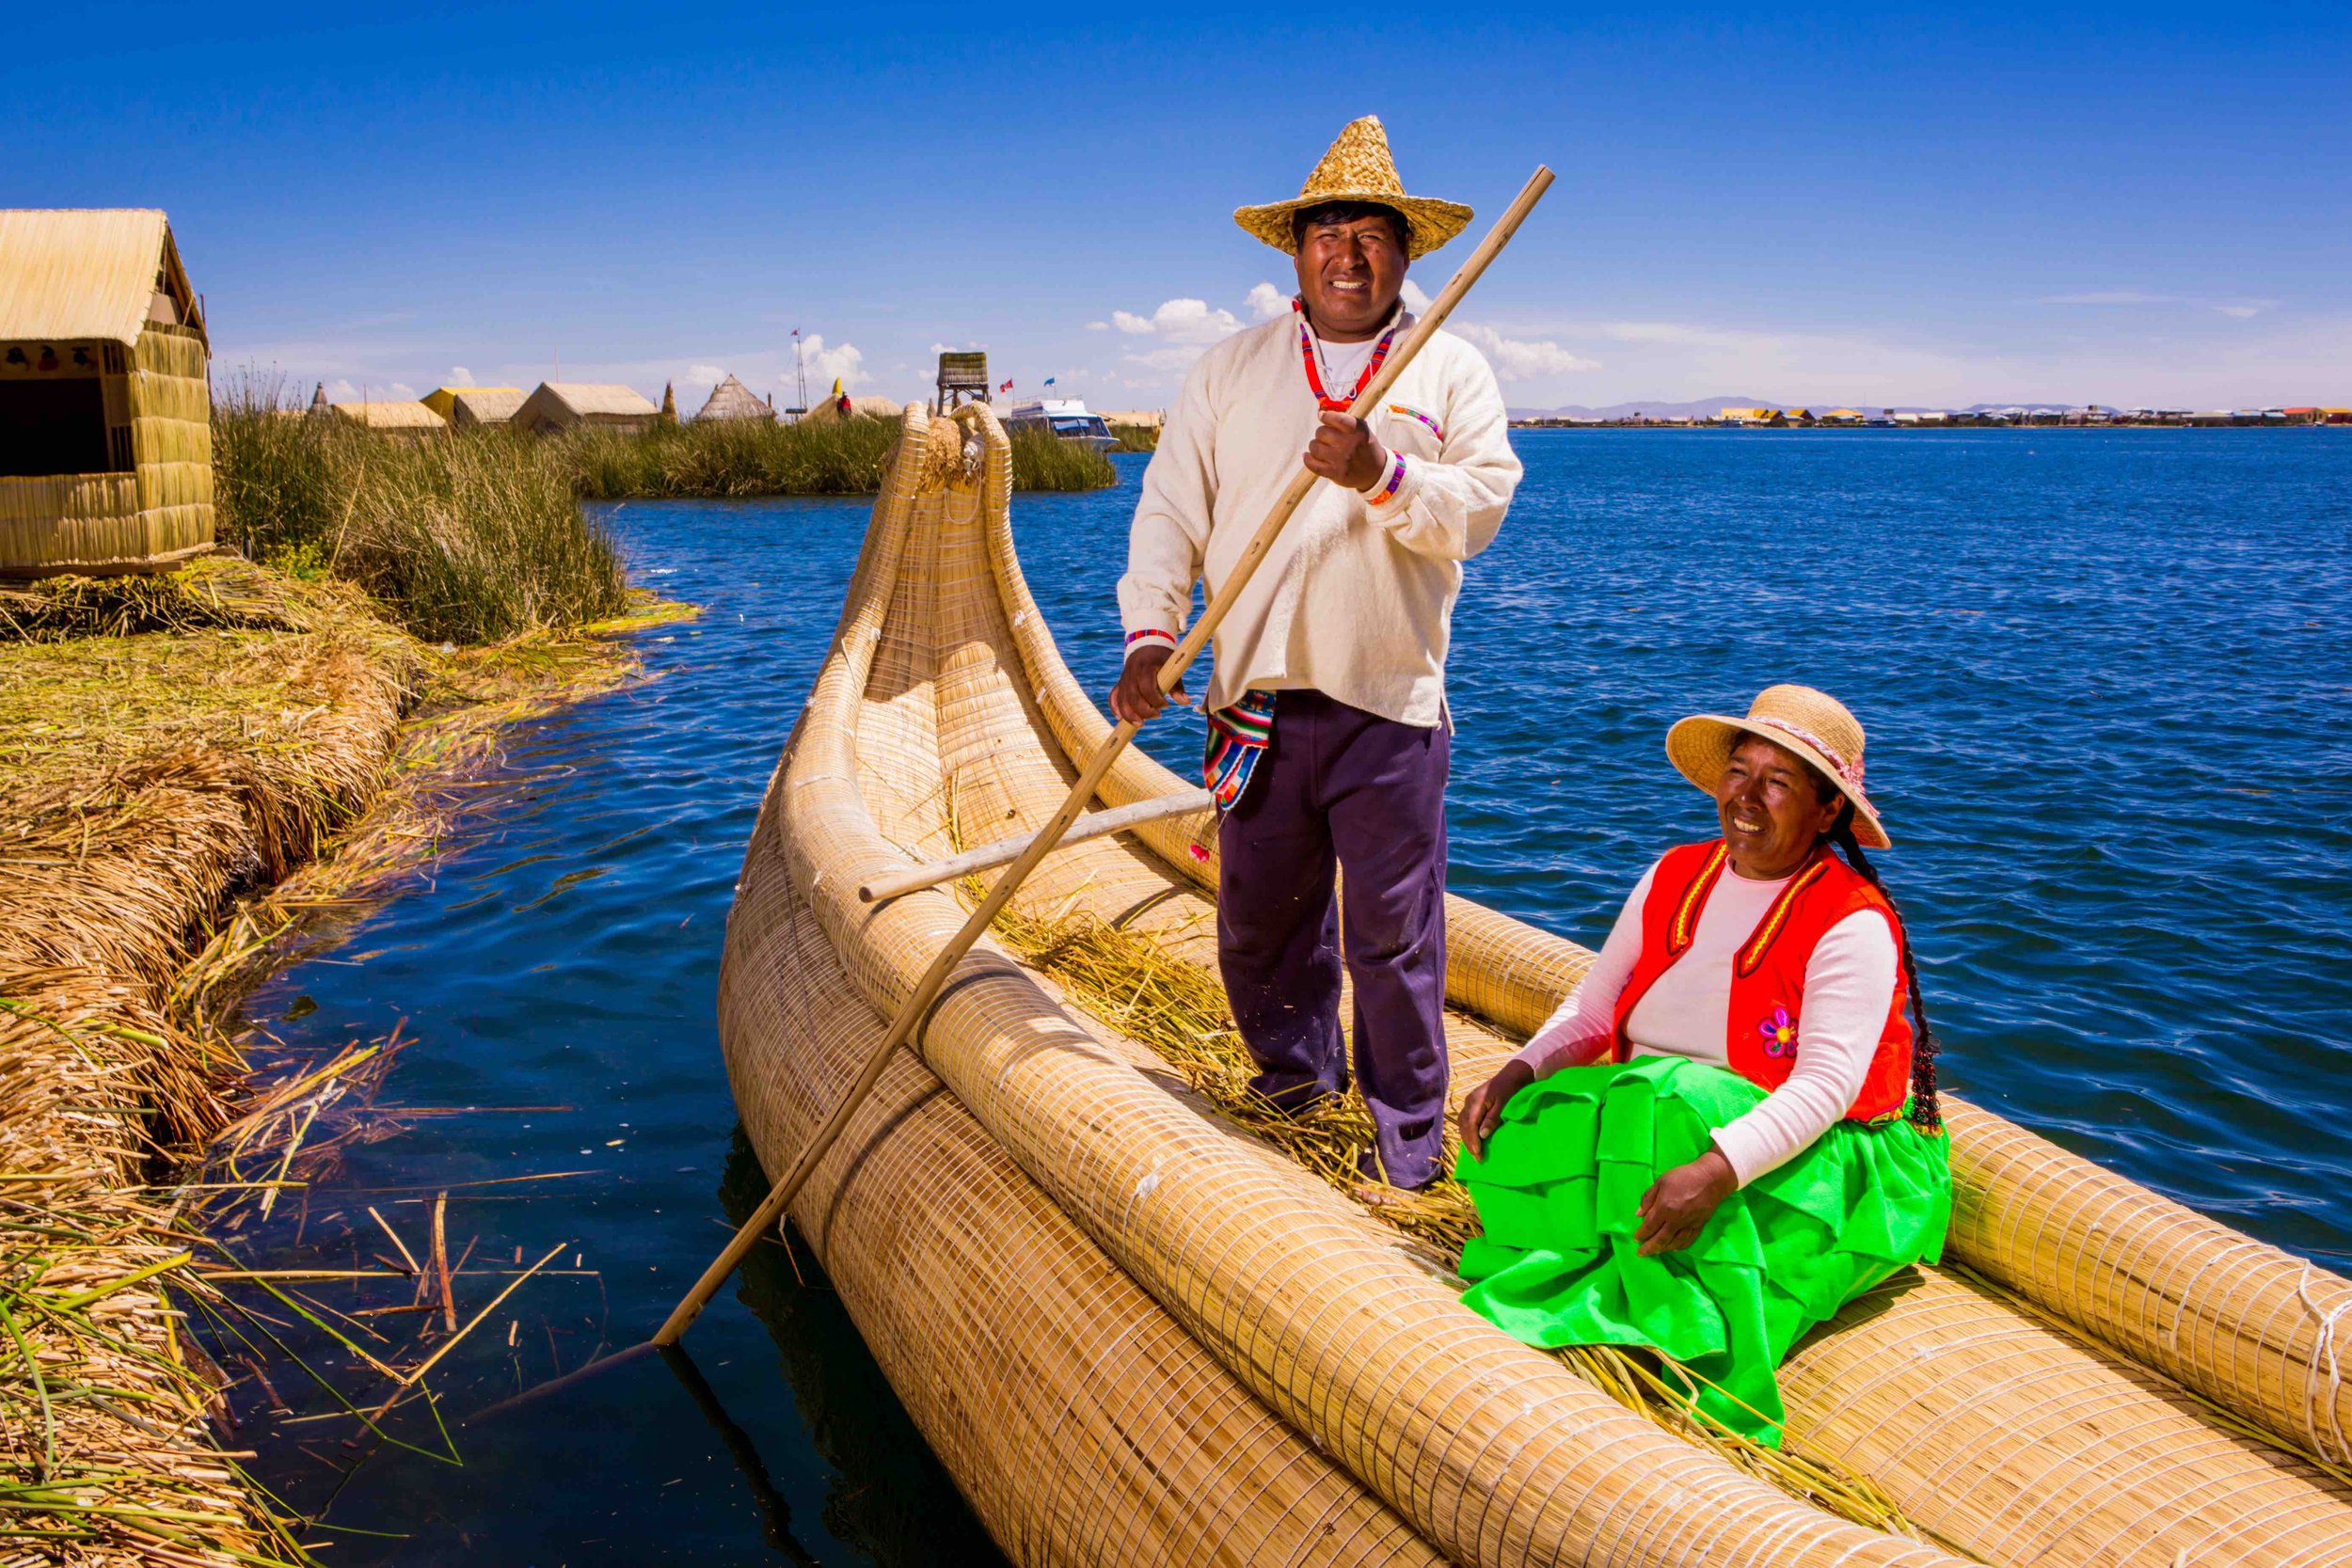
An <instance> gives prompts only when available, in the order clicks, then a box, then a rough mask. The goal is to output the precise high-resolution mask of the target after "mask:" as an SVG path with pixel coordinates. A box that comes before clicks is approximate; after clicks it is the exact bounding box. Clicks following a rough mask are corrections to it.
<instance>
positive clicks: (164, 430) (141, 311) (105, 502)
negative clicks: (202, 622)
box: [0, 209, 213, 577]
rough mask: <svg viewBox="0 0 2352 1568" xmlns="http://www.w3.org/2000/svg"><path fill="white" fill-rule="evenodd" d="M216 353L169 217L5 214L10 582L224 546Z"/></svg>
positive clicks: (3, 545)
mask: <svg viewBox="0 0 2352 1568" xmlns="http://www.w3.org/2000/svg"><path fill="white" fill-rule="evenodd" d="M211 359H212V345H211V341H210V340H209V339H208V338H207V337H206V336H205V333H204V312H203V307H202V304H201V302H200V301H199V299H198V298H197V294H196V291H195V290H194V289H193V288H191V287H190V286H189V284H188V275H187V272H186V270H185V269H184V268H183V266H182V265H181V263H180V251H179V247H178V246H177V245H174V244H173V243H172V239H171V226H170V225H169V223H167V221H166V220H165V217H164V214H161V213H159V212H152V211H147V210H143V209H142V210H121V211H24V210H17V211H0V576H8V577H40V576H46V575H49V574H52V573H57V572H88V573H105V572H123V571H137V570H142V569H151V568H154V567H159V566H163V565H167V564H169V563H171V562H176V561H182V560H184V559H186V558H187V557H189V556H192V555H198V554H200V553H202V552H203V551H205V550H208V549H210V548H212V546H213V426H212V376H211Z"/></svg>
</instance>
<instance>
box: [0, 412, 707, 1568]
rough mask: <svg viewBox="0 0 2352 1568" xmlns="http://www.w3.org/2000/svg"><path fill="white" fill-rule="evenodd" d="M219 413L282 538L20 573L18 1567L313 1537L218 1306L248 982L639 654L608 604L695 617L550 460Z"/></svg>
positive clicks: (7, 670) (5, 1038)
mask: <svg viewBox="0 0 2352 1568" xmlns="http://www.w3.org/2000/svg"><path fill="white" fill-rule="evenodd" d="M211 434H212V436H213V437H214V439H215V446H214V452H215V462H216V470H215V472H214V473H212V474H211V475H209V476H208V480H209V481H210V482H211V483H208V486H207V488H208V490H211V489H216V490H217V497H218V516H217V523H218V530H219V533H220V535H221V538H222V540H223V541H224V542H226V543H230V544H232V545H234V546H240V547H242V548H243V549H245V550H246V551H249V552H250V553H251V554H253V555H255V556H259V557H262V558H265V559H266V560H267V561H269V562H272V564H268V565H264V564H262V563H261V562H257V561H250V560H246V559H244V558H242V557H240V556H238V555H234V554H230V553H225V552H224V553H216V554H212V555H207V556H202V557H199V558H198V559H196V560H193V561H191V562H187V563H185V564H183V565H181V566H179V567H177V568H175V569H173V570H170V571H168V572H165V573H161V574H151V575H122V576H113V577H105V578H93V577H88V576H80V575H72V574H64V575H53V576H48V577H44V578H39V579H37V580H19V581H16V582H13V583H10V582H0V1431H5V1433H6V1436H5V1439H0V1534H4V1535H5V1537H6V1540H7V1544H6V1545H5V1546H0V1561H4V1562H9V1563H13V1562H19V1561H34V1560H41V1561H49V1560H72V1561H94V1562H113V1561H126V1562H127V1561H132V1560H137V1561H146V1562H175V1563H207V1564H222V1565H227V1564H230V1563H232V1562H244V1563H253V1562H274V1561H280V1560H298V1559H300V1556H301V1554H300V1552H299V1550H298V1549H297V1548H296V1547H295V1545H294V1542H293V1540H292V1538H291V1536H290V1535H289V1534H288V1532H287V1527H286V1524H285V1522H284V1521H282V1520H280V1519H278V1517H277V1516H276V1514H275V1513H274V1511H273V1510H272V1509H271V1508H270V1507H269V1505H268V1504H267V1502H266V1499H265V1498H263V1497H262V1495H261V1494H260V1493H259V1492H257V1491H255V1490H253V1489H251V1488H249V1487H248V1486H247V1485H246V1482H245V1481H244V1479H243V1477H242V1475H241V1474H240V1473H239V1472H238V1470H237V1469H236V1466H235V1456H234V1455H232V1454H230V1453H227V1452H224V1451H223V1449H222V1448H221V1447H220V1446H219V1444H218V1442H217V1437H218V1436H219V1432H218V1430H217V1429H216V1428H215V1426H214V1425H213V1424H212V1420H211V1418H213V1417H215V1416H216V1415H218V1414H219V1413H221V1412H223V1411H225V1410H226V1409H227V1408H228V1406H229V1405H230V1403H233V1402H237V1401H239V1400H241V1399H242V1400H244V1401H246V1402H248V1403H249V1402H250V1400H251V1398H252V1396H251V1395H248V1394H243V1393H241V1392H240V1391H239V1390H238V1388H237V1386H236V1385H237V1384H241V1383H243V1382H245V1381H246V1379H247V1377H248V1375H249V1376H250V1377H251V1378H252V1379H255V1380H261V1379H262V1373H260V1372H259V1371H253V1372H250V1373H249V1374H248V1373H246V1372H240V1373H239V1374H237V1377H236V1379H235V1380H234V1382H232V1381H231V1380H230V1378H229V1377H228V1376H227V1375H225V1374H223V1373H222V1372H221V1371H220V1370H219V1368H218V1367H217V1366H216V1365H215V1362H214V1361H213V1360H212V1359H211V1358H210V1357H208V1356H207V1354H205V1352H204V1351H203V1349H202V1346H201V1343H200V1342H199V1338H198V1337H196V1336H192V1335H191V1334H190V1332H189V1325H190V1323H191V1322H192V1321H194V1320H195V1319H198V1318H202V1317H207V1316H212V1317H215V1319H218V1320H221V1321H234V1319H235V1313H236V1311H237V1308H236V1307H235V1306H234V1305H233V1304H232V1303H230V1301H228V1300H227V1299H226V1298H225V1297H224V1296H223V1295H222V1294H221V1293H220V1291H221V1286H220V1281H222V1280H223V1279H224V1278H226V1277H229V1275H230V1274H233V1273H234V1271H233V1270H230V1271H227V1272H224V1271H223V1270H222V1269H221V1268H220V1267H219V1264H220V1262H221V1258H220V1255H219V1254H218V1253H217V1252H216V1251H214V1250H211V1249H210V1248H209V1247H208V1243H207V1241H206V1238H205V1234H204V1232H205V1229H206V1224H207V1220H208V1218H209V1215H208V1212H207V1205H208V1204H210V1203H213V1202H215V1200H217V1199H218V1198H219V1197H220V1195H219V1193H218V1192H217V1191H216V1190H215V1189H214V1188H213V1187H212V1186H211V1185H210V1184H209V1183H207V1182H203V1181H199V1180H197V1179H196V1175H195V1172H196V1167H197V1164H198V1163H199V1162H200V1161H201V1160H202V1158H203V1156H204V1153H205V1150H206V1148H207V1146H208V1144H210V1143H211V1142H212V1141H213V1140H214V1139H215V1137H216V1136H218V1135H219V1134H221V1133H223V1132H225V1131H226V1130H228V1129H230V1126H231V1123H232V1120H234V1119H235V1118H236V1117H238V1116H239V1114H240V1102H239V1097H238V1094H237V1082H236V1081H237V1079H238V1076H239V1074H240V1072H241V1070H242V1066H243V1064H242V1061H241V1058H240V1052H239V1049H238V1040H237V1038H236V1037H235V1034H234V1031H235V1030H236V1028H237V1026H238V1021H237V1014H236V1008H235V1003H236V1001H237V999H238V996H239V994H240V989H241V987H243V986H245V985H246V984H249V983H250V981H251V980H252V979H254V978H256V977H257V976H258V975H259V974H262V973H265V972H266V969H267V967H268V965H269V964H270V963H271V962H272V961H273V959H274V958H275V957H277V956H278V955H279V954H282V953H283V952H284V951H285V949H286V946H287V944H288V942H289V940H290V939H292V938H293V937H294V936H296V935H298V934H299V929H300V927H301V925H302V922H303V920H304V918H305V914H306V911H309V910H310V909H313V908H316V907H318V906H320V905H322V904H326V905H334V904H338V903H346V902H348V901H349V900H350V899H351V898H352V897H354V896H355V895H363V894H366V893H369V892H371V891H373V890H375V889H379V888H381V887H383V886H385V885H388V884H389V882H391V881H392V880H394V879H397V877H398V876H400V875H401V874H403V873H404V872H405V871H406V870H407V869H409V868H412V867H413V866H414V865H415V864H416V863H418V861H419V860H420V859H421V858H422V857H423V856H425V855H427V854H429V853H430V852H431V850H432V847H433V846H434V845H435V844H436V843H437V842H438V841H439V839H440V837H441V834H442V831H443V830H444V829H445V828H446V826H447V825H448V823H449V822H450V821H451V820H452V819H453V816H454V815H455V814H456V812H457V809H458V808H457V807H455V806H454V805H453V799H452V797H451V795H450V794H449V792H447V791H441V792H439V793H437V788H438V784H437V781H446V780H449V779H451V778H452V777H453V775H454V774H456V773H459V772H462V771H464V770H467V769H469V768H475V767H477V766H478V765H480V764H482V763H484V762H485V761H486V760H488V759H489V758H490V757H492V756H493V755H494V754H495V750H496V740H495V732H496V727H497V726H498V725H499V724H500V723H501V722H503V721H510V720H512V719H515V718H519V717H523V716H525V715H527V714H528V713H530V712H532V711H539V710H544V709H545V708H546V707H548V706H550V705H554V704H555V703H557V702H560V701H564V700H568V699H570V698H572V697H575V696H578V695H580V694H582V693H584V692H586V691H590V690H596V689H604V688H606V687H609V686H611V685H612V684H614V683H615V682H617V681H619V680H622V679H625V678H627V676H628V673H629V672H630V670H631V669H632V668H633V662H632V660H631V659H630V658H629V657H628V654H627V652H626V650H625V649H623V648H620V647H618V646H615V645H612V644H610V643H606V642H602V641H591V640H588V639H587V638H586V637H584V636H583V633H586V632H592V631H596V630H599V629H602V630H614V629H622V628H624V627H626V626H629V625H631V624H634V623H633V622H632V620H631V619H630V617H631V616H632V615H635V616H637V617H638V618H640V619H644V618H651V617H654V616H661V615H667V614H669V613H671V612H672V610H671V608H669V607H653V606H650V605H649V604H648V603H646V602H644V596H642V595H639V596H634V597H633V596H632V594H631V593H630V591H629V590H628V588H627V586H626V583H625V582H624V580H623V578H622V575H621V567H620V562H619V558H618V554H617V552H616V551H615V550H614V549H613V547H612V542H611V540H610V539H609V538H608V537H606V536H605V535H604V533H603V532H602V531H601V530H600V529H598V528H597V527H596V525H595V524H594V523H593V522H592V521H590V520H589V519H587V518H585V517H583V516H582V515H581V513H580V507H579V504H578V503H577V501H576V500H574V499H573V498H572V495H571V492H570V488H569V485H568V483H566V482H565V481H564V478H563V477H562V476H561V474H560V473H556V472H554V471H553V470H546V471H542V470H536V469H529V470H523V471H520V472H516V471H514V470H511V469H508V468H506V467H502V466H501V465H499V464H497V463H495V462H493V461H491V460H490V459H491V456H492V454H491V453H490V452H489V451H486V450H485V449H481V448H475V447H466V446H461V445H457V444H452V443H441V442H436V443H431V444H427V445H424V446H402V445H396V444H393V443H388V442H386V441H384V440H383V438H382V437H380V436H373V435H372V434H370V433H368V432H367V431H365V430H362V429H359V428H358V427H355V426H350V425H347V424H344V423H342V422H341V421H337V422H334V423H325V422H320V421H310V420H301V419H288V418H283V417H281V416H279V415H278V413H277V412H276V411H275V410H274V408H272V407H270V406H265V405H264V404H263V402H262V400H258V399H246V400H245V401H244V402H243V403H241V404H240V403H236V402H232V403H231V404H230V405H229V406H227V407H224V408H222V409H220V410H218V411H216V420H215V425H214V427H213V430H212V432H211ZM212 523H213V520H212V519H211V518H210V517H208V519H207V528H208V531H209V530H210V529H211V527H212ZM59 526H60V527H63V528H65V529H67V530H69V531H71V530H72V528H74V527H78V525H77V524H75V523H73V522H72V520H71V519H68V520H66V521H65V522H64V523H62V524H60V525H59ZM461 644H463V645H461ZM359 1054H360V1055H362V1056H364V1055H366V1053H365V1052H361V1053H359ZM261 1104H262V1109H263V1110H264V1111H267V1110H268V1109H269V1108H270V1107H271V1106H272V1105H274V1104H275V1101H272V1100H270V1098H269V1097H268V1095H267V1094H263V1095H262V1097H261ZM297 1109H299V1107H297ZM312 1109H313V1110H315V1109H316V1107H315V1105H313V1106H312ZM265 1119H266V1118H265ZM282 1119H286V1120H288V1121H289V1122H291V1120H292V1119H294V1118H282ZM305 1125H308V1123H307V1121H306V1123H305ZM240 1141H241V1142H243V1143H245V1144H246V1145H248V1146H249V1144H250V1142H251V1139H250V1137H249V1136H246V1134H244V1133H241V1134H240ZM315 1141H324V1140H323V1139H320V1140H315ZM292 1158H293V1151H292V1149H291V1148H289V1150H288V1151H287V1161H286V1163H285V1164H286V1165H287V1166H288V1167H291V1164H292ZM247 1164H248V1167H250V1165H251V1164H253V1162H252V1161H250V1160H248V1162H247ZM265 1164H266V1162H265ZM248 1173H249V1171H248ZM287 1174H288V1170H287V1169H283V1168H281V1169H280V1170H278V1175H279V1176H281V1177H282V1176H285V1175H287ZM294 1174H295V1175H298V1174H299V1172H298V1170H295V1171H294ZM263 1185H264V1186H267V1185H268V1182H267V1181H264V1182H263ZM239 1194H240V1196H254V1190H247V1189H240V1190H239ZM280 1305H282V1303H281V1304H280ZM250 1321H251V1320H246V1322H247V1323H250ZM412 1387H413V1385H412Z"/></svg>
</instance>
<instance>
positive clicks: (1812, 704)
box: [1666, 686, 1891, 849]
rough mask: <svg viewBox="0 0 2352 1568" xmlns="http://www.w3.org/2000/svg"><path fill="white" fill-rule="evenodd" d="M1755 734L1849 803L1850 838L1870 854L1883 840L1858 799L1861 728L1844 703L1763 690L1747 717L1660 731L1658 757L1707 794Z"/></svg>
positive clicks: (1810, 692) (1792, 690)
mask: <svg viewBox="0 0 2352 1568" xmlns="http://www.w3.org/2000/svg"><path fill="white" fill-rule="evenodd" d="M1751 735H1753V736H1762V737H1763V738H1764V739H1766V740H1769V741H1771V742H1772V744H1773V745H1775V746H1779V747H1782V748H1785V749H1786V750H1788V751H1789V752H1794V753H1795V754H1796V755H1797V756H1799V757H1802V758H1803V759H1804V761H1805V762H1806V763H1807V764H1808V765H1810V766H1811V767H1812V768H1813V769H1814V771H1815V772H1817V773H1819V774H1820V775H1821V777H1822V778H1824V779H1827V780H1828V781H1829V783H1830V787H1831V788H1833V789H1835V790H1836V791H1837V792H1838V793H1839V794H1840V795H1843V796H1844V797H1845V798H1846V799H1847V800H1851V801H1852V802H1853V835H1854V837H1855V839H1857V840H1858V841H1860V843H1861V844H1862V845H1863V846H1864V847H1866V848H1870V849H1884V848H1886V847H1889V845H1890V843H1891V841H1890V840H1889V839H1888V838H1887V836H1886V826H1885V824H1884V823H1883V822H1881V821H1880V820H1879V813H1878V808H1877V807H1876V806H1874V805H1872V804H1870V798H1869V797H1868V796H1867V795H1865V794H1863V793H1862V740H1863V736H1862V724H1861V721H1859V720H1857V719H1855V718H1854V716H1853V715H1852V714H1851V713H1849V712H1847V711H1846V705H1845V704H1843V703H1841V702H1839V701H1838V700H1837V699H1836V698H1835V697H1833V696H1831V695H1830V694H1829V693H1828V692H1826V691H1816V690H1814V689H1812V688H1811V687H1809V686H1772V687H1767V688H1765V689H1764V690H1763V691H1762V692H1761V693H1760V694H1759V695H1758V696H1757V697H1756V701H1755V702H1753V703H1751V704H1749V705H1748V713H1747V717H1746V718H1744V719H1732V718H1728V717H1726V716H1724V715H1723V714H1720V713H1701V714H1694V715H1692V717H1691V718H1688V719H1685V720H1682V721H1679V722H1678V723H1677V724H1676V725H1675V727H1674V728H1673V729H1670V730H1668V731H1667V732H1666V756H1667V759H1668V760H1669V761H1671V762H1672V763H1673V764H1674V765H1675V766H1676V767H1677V768H1680V769H1681V770H1682V776H1683V777H1684V778H1686V779H1688V780H1690V781H1691V782H1692V784H1696V785H1698V786H1699V787H1700V788H1701V789H1703V790H1705V791H1706V792H1707V793H1708V794H1709V795H1712V794H1714V793H1715V786H1716V785H1717V784H1720V783H1722V782H1723V776H1724V765H1725V764H1727V763H1728V762H1730V760H1731V749H1732V748H1733V747H1734V746H1737V745H1738V744H1740V738H1741V737H1742V736H1751Z"/></svg>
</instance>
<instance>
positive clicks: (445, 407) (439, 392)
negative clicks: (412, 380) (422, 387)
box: [417, 387, 523, 424]
mask: <svg viewBox="0 0 2352 1568" xmlns="http://www.w3.org/2000/svg"><path fill="white" fill-rule="evenodd" d="M483 393H505V394H510V395H512V396H513V398H514V400H515V408H519V407H521V406H522V402H523V389H522V388H520V387H436V388H433V390H431V391H429V392H427V393H425V394H424V396H422V397H421V398H419V399H418V400H417V401H418V402H419V403H421V404H424V405H425V406H426V407H427V408H430V409H432V410H433V412H435V413H436V414H438V415H439V416H441V418H442V419H443V420H447V421H448V422H449V423H451V424H455V423H456V422H457V400H458V399H459V398H461V397H466V396H469V395H479V394H483ZM507 412H508V413H510V414H511V413H513V412H514V408H510V409H508V410H507Z"/></svg>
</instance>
